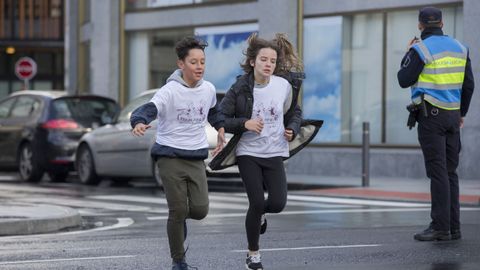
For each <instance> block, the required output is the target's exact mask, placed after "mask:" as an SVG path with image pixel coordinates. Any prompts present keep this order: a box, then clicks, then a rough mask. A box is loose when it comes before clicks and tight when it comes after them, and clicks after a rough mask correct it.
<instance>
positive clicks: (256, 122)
mask: <svg viewBox="0 0 480 270" xmlns="http://www.w3.org/2000/svg"><path fill="white" fill-rule="evenodd" d="M245 128H246V129H248V130H250V131H253V132H255V133H257V134H260V133H262V130H263V120H262V119H250V120H248V121H247V122H245Z"/></svg>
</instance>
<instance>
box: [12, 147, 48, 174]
mask: <svg viewBox="0 0 480 270" xmlns="http://www.w3.org/2000/svg"><path fill="white" fill-rule="evenodd" d="M18 171H19V173H20V177H21V178H22V180H24V181H27V182H40V180H42V177H43V174H44V170H43V169H42V168H41V167H40V164H38V159H37V157H36V155H35V154H34V153H33V149H32V145H31V144H30V143H24V144H22V146H21V147H20V151H19V158H18Z"/></svg>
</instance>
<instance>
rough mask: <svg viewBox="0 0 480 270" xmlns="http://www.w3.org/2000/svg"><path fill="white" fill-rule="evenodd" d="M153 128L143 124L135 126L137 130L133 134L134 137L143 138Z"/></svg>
mask: <svg viewBox="0 0 480 270" xmlns="http://www.w3.org/2000/svg"><path fill="white" fill-rule="evenodd" d="M151 127H152V126H150V125H145V124H143V123H138V124H136V125H135V128H133V130H132V133H133V135H134V136H143V135H145V132H147V129H149V128H151Z"/></svg>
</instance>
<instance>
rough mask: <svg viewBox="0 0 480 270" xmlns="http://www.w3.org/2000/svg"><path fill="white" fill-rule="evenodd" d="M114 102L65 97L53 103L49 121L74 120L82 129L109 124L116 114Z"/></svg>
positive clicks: (91, 98) (92, 98) (90, 98)
mask: <svg viewBox="0 0 480 270" xmlns="http://www.w3.org/2000/svg"><path fill="white" fill-rule="evenodd" d="M117 110H118V109H117V105H116V103H115V102H114V101H111V100H108V99H103V98H95V97H65V98H59V99H56V100H54V101H53V103H52V108H51V119H69V120H74V121H75V122H77V123H79V124H80V125H82V126H83V127H87V128H89V127H92V128H96V127H99V126H102V125H105V124H108V123H111V121H112V120H113V118H114V117H115V114H116V113H117Z"/></svg>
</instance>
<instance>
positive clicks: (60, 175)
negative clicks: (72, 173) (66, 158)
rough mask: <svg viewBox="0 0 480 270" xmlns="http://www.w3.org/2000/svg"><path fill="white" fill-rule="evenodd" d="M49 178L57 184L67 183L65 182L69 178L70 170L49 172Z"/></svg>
mask: <svg viewBox="0 0 480 270" xmlns="http://www.w3.org/2000/svg"><path fill="white" fill-rule="evenodd" d="M48 176H49V177H50V180H51V181H52V182H56V183H61V182H65V180H67V177H68V170H66V169H63V170H60V169H59V170H55V171H49V172H48Z"/></svg>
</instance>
